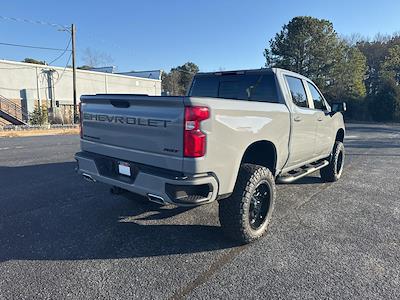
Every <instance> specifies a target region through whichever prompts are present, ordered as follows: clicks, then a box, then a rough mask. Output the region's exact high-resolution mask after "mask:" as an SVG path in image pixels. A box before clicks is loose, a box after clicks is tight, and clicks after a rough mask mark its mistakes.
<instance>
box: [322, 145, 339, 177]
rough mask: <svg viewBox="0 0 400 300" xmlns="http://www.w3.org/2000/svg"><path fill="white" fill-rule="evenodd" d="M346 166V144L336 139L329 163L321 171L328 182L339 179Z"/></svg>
mask: <svg viewBox="0 0 400 300" xmlns="http://www.w3.org/2000/svg"><path fill="white" fill-rule="evenodd" d="M343 166H344V145H343V143H342V142H339V141H336V142H335V145H334V147H333V151H332V155H331V156H330V158H329V165H327V166H326V167H325V168H322V169H321V171H320V174H321V178H322V180H324V181H327V182H334V181H337V180H339V178H340V176H342V173H343Z"/></svg>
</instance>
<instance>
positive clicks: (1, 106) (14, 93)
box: [0, 60, 161, 125]
mask: <svg viewBox="0 0 400 300" xmlns="http://www.w3.org/2000/svg"><path fill="white" fill-rule="evenodd" d="M76 77H77V80H76V88H77V95H78V102H79V97H80V96H81V95H83V94H100V93H101V94H104V93H105V94H147V95H161V80H160V79H155V78H143V77H139V76H132V74H129V75H121V74H114V73H105V72H98V71H86V70H79V69H78V70H77V72H76ZM72 104H73V97H72V69H71V68H62V67H53V66H45V65H36V64H30V63H21V62H15V61H8V60H0V125H3V124H8V123H15V124H18V123H21V121H24V122H26V121H27V116H26V113H32V111H33V110H34V108H35V106H36V105H45V106H47V107H48V108H49V109H50V111H54V113H57V112H58V113H60V112H61V114H62V115H65V112H66V111H68V114H69V113H70V111H72V110H71V109H72ZM14 105H15V106H14ZM19 110H21V112H20V111H19ZM13 114H14V116H13ZM62 118H65V116H63V117H62ZM18 121H20V122H18ZM68 121H70V120H69V119H68V120H61V122H65V123H67V122H68Z"/></svg>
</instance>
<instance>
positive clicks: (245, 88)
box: [189, 74, 279, 103]
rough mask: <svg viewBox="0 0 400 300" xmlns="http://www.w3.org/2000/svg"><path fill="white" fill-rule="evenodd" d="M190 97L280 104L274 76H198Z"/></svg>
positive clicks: (194, 81)
mask: <svg viewBox="0 0 400 300" xmlns="http://www.w3.org/2000/svg"><path fill="white" fill-rule="evenodd" d="M189 96H192V97H212V98H226V99H237V100H248V101H261V102H270V103H278V102H279V100H278V94H277V89H276V82H275V76H274V74H222V75H214V74H210V75H198V76H196V77H195V79H194V80H193V83H192V87H191V89H190V93H189Z"/></svg>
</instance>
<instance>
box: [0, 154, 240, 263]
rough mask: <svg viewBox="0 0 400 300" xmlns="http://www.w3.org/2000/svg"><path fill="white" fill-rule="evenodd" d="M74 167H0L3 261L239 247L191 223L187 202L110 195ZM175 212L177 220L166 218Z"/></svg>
mask: <svg viewBox="0 0 400 300" xmlns="http://www.w3.org/2000/svg"><path fill="white" fill-rule="evenodd" d="M74 167H75V164H74V163H72V162H65V163H53V164H43V165H32V166H22V167H2V166H0V178H1V181H0V188H1V195H0V207H1V210H0V261H7V260H81V259H114V258H132V257H151V256H161V255H171V254H184V253H196V252H203V251H212V250H218V249H225V248H231V247H235V246H237V244H235V243H233V242H231V241H229V240H227V239H225V238H224V237H223V235H222V232H221V230H220V227H219V226H214V225H204V224H201V225H194V224H193V223H196V222H197V221H199V220H197V219H195V220H193V215H196V214H193V213H188V209H187V208H186V209H183V208H176V209H171V208H169V207H160V206H159V205H157V204H154V203H151V202H148V201H143V199H142V198H141V197H139V196H134V195H133V194H128V196H125V197H123V196H113V195H110V194H109V193H108V188H107V187H105V186H103V185H101V184H92V183H88V182H85V181H84V180H83V179H82V178H81V177H80V176H78V175H77V174H76V173H75V172H74ZM196 209H198V208H196ZM185 213H188V214H190V217H187V216H185ZM174 216H175V217H178V218H179V220H178V221H179V224H171V223H172V221H173V222H174V223H176V222H177V220H175V219H174V220H169V218H171V217H174ZM185 218H186V219H185ZM198 223H202V222H201V221H200V222H198ZM192 224H193V225H192Z"/></svg>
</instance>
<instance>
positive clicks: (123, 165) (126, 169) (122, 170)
mask: <svg viewBox="0 0 400 300" xmlns="http://www.w3.org/2000/svg"><path fill="white" fill-rule="evenodd" d="M117 164H118V174H120V175H123V176H128V177H131V175H132V172H131V165H130V164H129V163H127V162H124V161H119V162H118V163H117Z"/></svg>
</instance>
